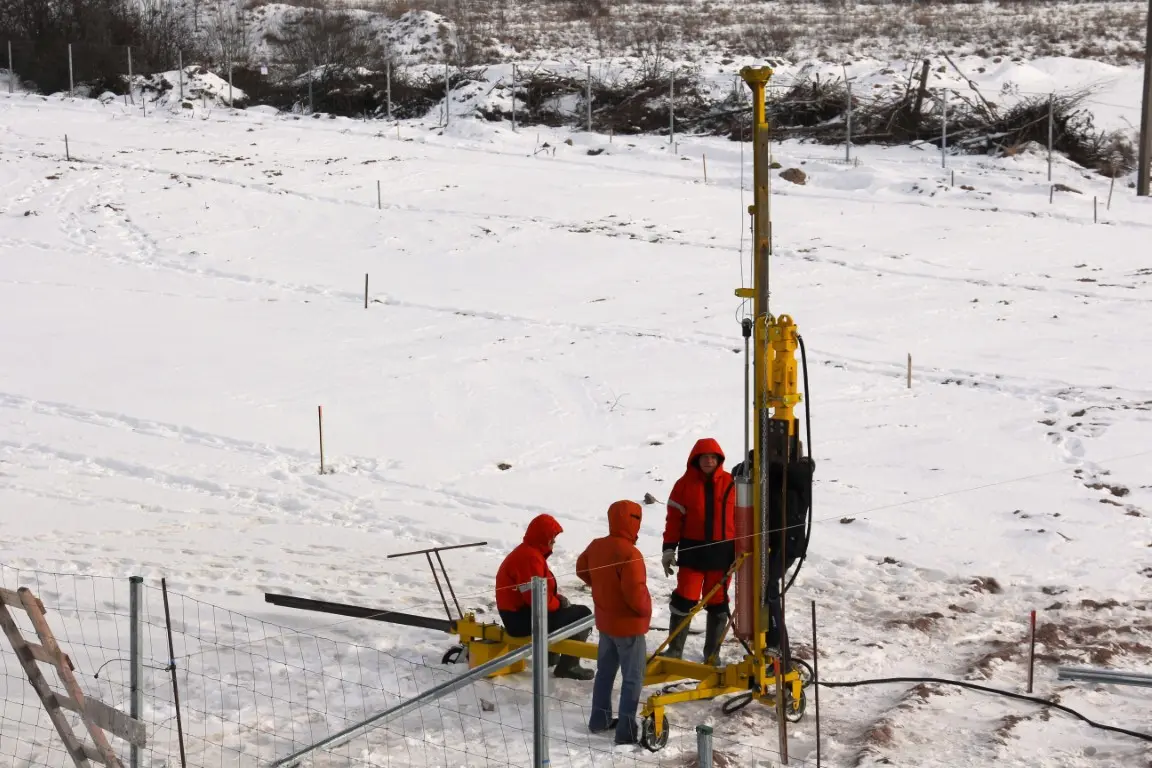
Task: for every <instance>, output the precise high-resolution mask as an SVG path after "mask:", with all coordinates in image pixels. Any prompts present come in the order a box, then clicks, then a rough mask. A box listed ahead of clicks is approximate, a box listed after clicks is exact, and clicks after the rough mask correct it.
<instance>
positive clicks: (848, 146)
mask: <svg viewBox="0 0 1152 768" xmlns="http://www.w3.org/2000/svg"><path fill="white" fill-rule="evenodd" d="M844 162H846V163H851V162H852V82H851V81H849V82H848V137H847V138H846V139H844Z"/></svg>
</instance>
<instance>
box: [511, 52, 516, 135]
mask: <svg viewBox="0 0 1152 768" xmlns="http://www.w3.org/2000/svg"><path fill="white" fill-rule="evenodd" d="M512 132H513V133H515V132H516V65H515V64H513V65H512Z"/></svg>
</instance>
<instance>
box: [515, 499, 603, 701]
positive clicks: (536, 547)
mask: <svg viewBox="0 0 1152 768" xmlns="http://www.w3.org/2000/svg"><path fill="white" fill-rule="evenodd" d="M563 532H564V529H563V528H561V527H560V523H558V522H556V518H554V517H552V516H551V515H537V516H536V517H534V518H533V519H532V522H530V523H528V530H527V532H525V534H524V541H523V543H522V544H520V546H518V547H516V549H514V550H512V551H511V552H510V553H508V556H507V557H505V558H504V562H502V563H501V564H500V570H498V571H497V572H496V608H497V609H498V610H499V611H500V620H501V621H502V622H504V629H505V630H506V631H507V632H508V634H509V635H511V636H512V637H531V635H532V592H531V591H529V590H524V591H521V589H520V587H521V586H527V585H528V584H530V583H531V581H532V577H533V576H543V577H545V578H547V579H548V632H549V633H552V632H555V631H556V630H558V629H560V628H561V627H566V626H568V625H569V624H572V623H574V622H577V621H579V620H580V619H583V618H584V617H585V616H591V615H592V611H590V610H589V609H588V607H587V606H584V605H572V604H571V603H570V602H569V601H568V598H566V597H564V596H562V595H559V594H557V592H556V577H555V576H553V575H552V571H551V570H550V569H549V568H548V558H549V556H551V554H552V548H553V547H554V546H555V545H556V537H557V536H558V535H559V534H561V533H563ZM591 634H592V629H591V628H589V629H587V630H585V631H584V632H581V633H579V634H577V635H574V636H573V637H572V639H573V640H585V641H586V640H587V639H588V637H589V636H590V635H591ZM552 655H553V654H548V656H549V661H551V657H552ZM554 674H555V675H556V677H565V678H568V679H570V680H591V679H592V677H593V675H595V672H593V671H592V670H591V669H586V668H584V667H582V666H580V659H579V658H577V657H575V656H560V657H559V658H558V659H557V660H556V669H555V672H554Z"/></svg>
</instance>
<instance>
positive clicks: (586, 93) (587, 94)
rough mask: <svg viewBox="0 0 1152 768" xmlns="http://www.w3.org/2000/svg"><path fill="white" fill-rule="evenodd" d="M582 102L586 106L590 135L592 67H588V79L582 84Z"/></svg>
mask: <svg viewBox="0 0 1152 768" xmlns="http://www.w3.org/2000/svg"><path fill="white" fill-rule="evenodd" d="M584 101H585V102H587V104H588V133H592V65H591V64H589V65H588V77H587V79H586V80H585V82H584Z"/></svg>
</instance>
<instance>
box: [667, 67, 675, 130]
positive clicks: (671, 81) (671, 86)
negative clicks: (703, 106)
mask: <svg viewBox="0 0 1152 768" xmlns="http://www.w3.org/2000/svg"><path fill="white" fill-rule="evenodd" d="M675 138H676V73H675V72H673V73H672V74H670V75H668V143H669V144H671V143H672V142H673V141H674V140H675Z"/></svg>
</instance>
